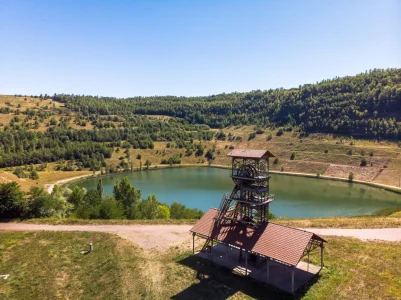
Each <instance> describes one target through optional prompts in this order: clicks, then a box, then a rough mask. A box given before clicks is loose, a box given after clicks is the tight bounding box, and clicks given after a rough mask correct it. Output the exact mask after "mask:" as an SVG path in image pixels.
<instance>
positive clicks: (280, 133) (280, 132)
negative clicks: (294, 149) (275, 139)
mask: <svg viewBox="0 0 401 300" xmlns="http://www.w3.org/2000/svg"><path fill="white" fill-rule="evenodd" d="M283 134H284V130H283V128H280V129H279V130H278V131H277V133H276V135H277V136H282V135H283Z"/></svg>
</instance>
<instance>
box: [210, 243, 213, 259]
mask: <svg viewBox="0 0 401 300" xmlns="http://www.w3.org/2000/svg"><path fill="white" fill-rule="evenodd" d="M210 257H211V260H212V261H213V239H212V242H211V246H210Z"/></svg>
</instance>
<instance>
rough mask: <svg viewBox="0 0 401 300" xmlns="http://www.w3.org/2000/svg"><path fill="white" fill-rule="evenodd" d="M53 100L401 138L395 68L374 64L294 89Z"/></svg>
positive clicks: (87, 107) (217, 124) (110, 110)
mask: <svg viewBox="0 0 401 300" xmlns="http://www.w3.org/2000/svg"><path fill="white" fill-rule="evenodd" d="M54 100H56V101H60V102H65V103H66V106H67V107H69V108H71V109H73V110H75V111H77V112H80V113H81V114H83V115H89V114H101V115H127V114H128V115H131V114H149V115H168V116H174V117H180V118H184V119H185V120H187V121H188V122H189V123H193V124H199V123H200V124H207V125H209V126H210V127H213V128H223V127H226V126H228V125H239V124H243V125H246V124H253V125H259V126H284V125H292V126H298V127H299V128H300V129H301V131H304V132H333V133H342V134H350V135H353V136H366V137H375V138H379V137H381V138H400V137H401V69H387V70H377V69H374V70H372V71H369V72H365V73H361V74H358V75H356V76H347V77H343V78H334V79H330V80H323V81H321V82H318V83H316V84H305V85H303V86H299V88H294V89H282V88H281V89H275V90H267V91H261V90H257V91H252V92H248V93H231V94H219V95H212V96H205V97H174V96H155V97H134V98H127V99H116V98H104V97H93V96H74V95H64V94H62V95H55V97H54Z"/></svg>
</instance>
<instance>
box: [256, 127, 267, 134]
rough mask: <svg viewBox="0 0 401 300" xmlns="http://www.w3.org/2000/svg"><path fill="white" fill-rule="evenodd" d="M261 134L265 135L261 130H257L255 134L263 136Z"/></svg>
mask: <svg viewBox="0 0 401 300" xmlns="http://www.w3.org/2000/svg"><path fill="white" fill-rule="evenodd" d="M263 133H265V132H264V130H263V129H260V128H259V129H257V130H256V134H263Z"/></svg>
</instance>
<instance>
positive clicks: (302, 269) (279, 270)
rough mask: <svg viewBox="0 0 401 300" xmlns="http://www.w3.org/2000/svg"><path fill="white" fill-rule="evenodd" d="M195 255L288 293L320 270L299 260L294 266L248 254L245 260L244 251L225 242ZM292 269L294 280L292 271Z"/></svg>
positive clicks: (292, 291) (295, 289)
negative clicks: (251, 256)
mask: <svg viewBox="0 0 401 300" xmlns="http://www.w3.org/2000/svg"><path fill="white" fill-rule="evenodd" d="M196 255H197V256H199V257H202V258H204V259H207V260H210V261H212V262H213V263H214V264H217V265H220V266H223V267H225V268H228V269H229V270H231V271H232V272H233V273H234V274H237V275H240V276H249V277H251V278H253V279H255V280H257V281H260V282H262V283H265V284H268V285H272V286H274V287H276V288H279V289H281V290H283V291H286V292H288V293H294V292H295V291H297V290H298V289H299V288H300V287H302V286H303V285H304V284H306V283H307V282H308V281H309V280H310V279H311V278H312V277H314V276H315V275H317V274H318V273H319V271H320V267H319V266H315V265H312V264H307V263H305V262H300V263H299V264H298V265H297V266H296V268H292V267H290V266H286V265H283V264H280V263H277V262H274V261H271V260H268V261H267V260H266V259H265V258H262V257H257V259H254V260H253V261H251V259H250V256H248V260H246V253H245V252H244V251H242V255H241V260H240V250H239V249H237V248H233V247H230V246H226V245H225V244H218V245H215V246H213V247H212V251H211V253H207V252H198V253H196ZM254 258H255V257H254ZM293 271H294V282H292V272H293Z"/></svg>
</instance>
